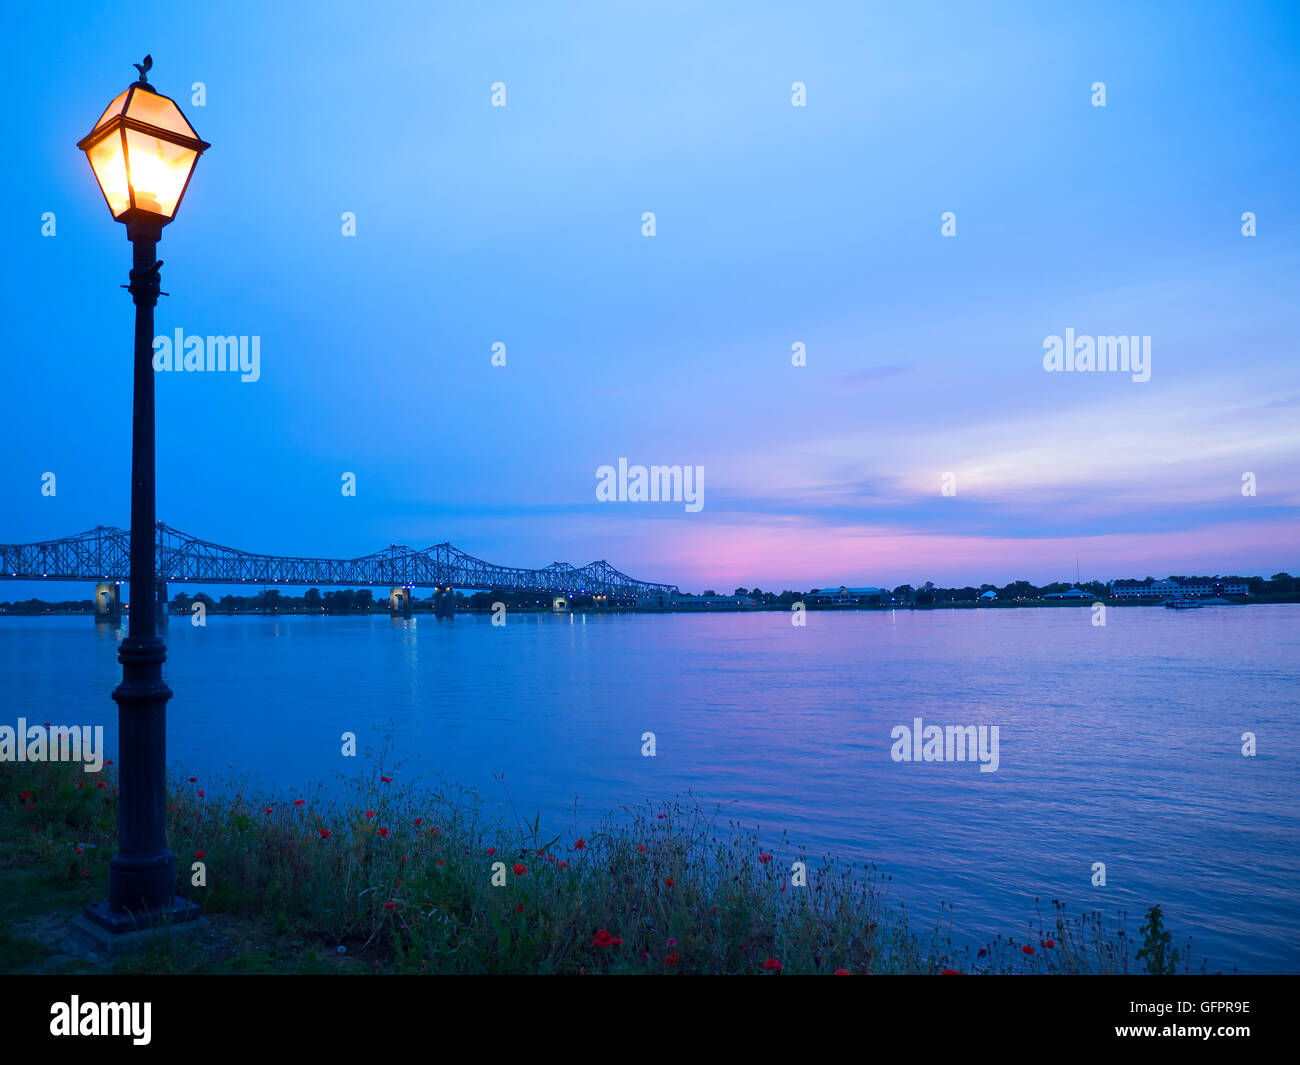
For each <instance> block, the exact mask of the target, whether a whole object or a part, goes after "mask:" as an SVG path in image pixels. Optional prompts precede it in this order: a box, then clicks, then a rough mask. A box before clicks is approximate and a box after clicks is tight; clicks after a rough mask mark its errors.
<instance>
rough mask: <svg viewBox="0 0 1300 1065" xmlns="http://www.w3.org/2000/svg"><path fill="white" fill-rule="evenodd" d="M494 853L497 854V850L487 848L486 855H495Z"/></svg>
mask: <svg viewBox="0 0 1300 1065" xmlns="http://www.w3.org/2000/svg"><path fill="white" fill-rule="evenodd" d="M496 852H497V849H496V848H495V847H489V848H488V854H496Z"/></svg>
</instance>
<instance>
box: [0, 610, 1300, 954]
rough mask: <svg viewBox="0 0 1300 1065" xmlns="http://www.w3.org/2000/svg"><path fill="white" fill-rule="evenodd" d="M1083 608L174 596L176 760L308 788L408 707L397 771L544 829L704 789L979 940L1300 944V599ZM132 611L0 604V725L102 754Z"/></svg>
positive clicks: (398, 721)
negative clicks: (463, 792) (194, 617)
mask: <svg viewBox="0 0 1300 1065" xmlns="http://www.w3.org/2000/svg"><path fill="white" fill-rule="evenodd" d="M1091 617H1092V614H1091V611H1090V610H1088V609H1086V608H1085V609H1066V608H1061V609H1018V610H1009V609H990V610H933V611H915V612H908V611H896V612H814V613H810V614H808V615H807V624H806V625H805V626H803V627H797V626H794V625H792V624H791V618H790V615H787V614H783V613H779V612H774V613H766V612H765V613H749V614H716V615H680V614H678V615H654V614H643V615H621V616H603V617H601V616H552V615H523V614H516V615H511V616H509V617H508V618H507V624H506V625H504V626H502V627H496V626H493V625H492V624H491V620H490V618H489V617H488V616H477V617H459V618H456V619H455V620H454V621H438V620H436V619H434V618H433V617H430V616H417V617H416V618H414V619H411V620H406V621H403V620H396V619H390V618H388V617H381V616H373V617H351V618H345V617H292V616H288V617H278V618H270V617H235V618H226V617H221V616H216V615H210V616H209V618H208V622H207V624H206V626H204V627H201V628H200V627H195V626H193V625H192V624H190V623H189V621H188V619H185V618H173V619H172V622H171V624H170V626H169V631H168V632H167V634H166V635H167V641H168V656H169V657H168V662H167V665H166V667H165V669H166V676H167V679H168V682H169V683H170V684H171V686H172V688H173V689H174V691H175V693H176V694H175V697H174V698H173V699H172V701H171V704H170V708H169V758H170V760H171V761H172V762H173V763H176V764H178V765H180V766H181V767H183V768H184V769H185V770H186V771H187V772H189V773H192V774H194V775H198V776H207V777H213V776H215V775H217V774H229V773H231V772H232V771H233V772H235V773H250V774H252V775H254V776H255V777H257V778H260V779H261V780H262V781H264V782H265V783H267V784H268V785H270V786H271V788H273V789H274V790H277V791H281V792H284V791H291V790H294V789H300V788H306V787H307V786H309V785H311V784H313V783H315V782H319V781H326V782H327V783H328V782H330V781H333V780H335V778H336V775H337V774H338V773H339V772H346V771H355V770H356V769H357V768H358V767H357V763H356V762H355V761H353V760H351V759H344V758H343V757H341V755H340V747H341V743H340V736H341V734H342V733H343V732H345V731H352V732H355V733H356V734H357V736H358V737H359V739H360V740H361V742H362V743H366V742H373V741H374V740H375V739H376V737H377V733H376V732H375V726H382V725H383V723H384V722H387V721H389V720H391V721H392V722H393V723H394V728H393V735H394V739H395V743H396V747H397V753H398V754H399V756H402V757H410V758H411V759H412V761H411V762H410V763H409V764H408V766H407V770H406V771H407V772H408V773H409V772H418V773H421V774H428V775H430V776H435V775H441V776H442V777H444V778H447V779H450V780H455V781H458V782H461V783H464V784H468V785H471V786H474V787H476V788H477V789H478V790H479V791H480V792H481V794H482V795H483V796H484V797H485V799H486V800H487V801H488V806H489V811H490V812H492V813H501V814H503V815H508V814H510V812H511V805H510V803H511V802H513V806H514V807H515V808H517V809H518V811H519V812H520V813H522V814H527V815H528V816H529V817H531V815H532V814H533V813H536V812H540V814H541V818H542V822H543V825H544V826H550V827H551V828H552V830H553V834H555V833H560V832H566V833H567V832H574V833H577V834H581V833H582V832H584V831H589V830H590V829H591V827H592V826H593V825H594V824H595V823H596V822H597V821H599V820H600V818H601V817H602V816H603V815H604V814H606V813H608V812H611V811H613V810H615V809H616V808H618V807H620V806H621V805H623V804H627V803H636V802H639V801H641V800H643V799H647V798H648V799H653V800H661V799H671V798H673V797H675V796H679V795H685V793H686V792H688V791H689V792H690V793H691V794H692V796H693V797H694V799H695V800H697V801H699V802H700V803H701V804H703V805H709V806H711V805H712V804H715V803H722V804H725V809H726V811H727V816H730V817H733V818H735V819H737V820H739V821H741V822H743V823H745V824H750V825H758V826H760V828H761V831H762V833H763V837H764V839H765V840H766V841H767V843H768V844H769V845H770V844H774V843H776V842H777V836H778V835H779V833H780V832H781V831H785V832H787V833H788V835H789V839H790V842H791V844H793V845H797V846H801V847H803V848H806V852H807V853H808V854H809V855H810V856H812V857H818V856H820V855H822V854H834V855H838V856H839V857H842V858H845V859H852V860H857V861H872V862H874V863H876V865H877V867H878V868H879V869H880V870H881V871H882V872H884V873H887V874H889V875H890V876H891V877H892V878H893V879H892V883H891V885H890V889H889V890H890V895H891V897H892V898H894V899H895V900H896V901H901V902H903V903H905V904H906V906H907V909H908V911H909V913H910V914H911V915H912V918H913V922H914V926H916V927H918V928H923V927H927V926H929V925H930V924H932V923H933V921H934V920H935V919H936V918H937V917H938V915H939V904H940V901H941V900H943V901H946V902H948V903H950V904H951V905H952V906H953V907H954V908H955V916H954V918H953V929H954V938H955V939H956V940H957V941H958V942H961V943H976V942H982V941H983V940H984V939H986V938H989V937H992V936H994V935H996V934H998V933H999V932H1000V933H1004V934H1012V935H1016V936H1018V937H1019V936H1022V935H1023V934H1024V932H1025V931H1026V927H1027V921H1028V919H1029V917H1030V916H1031V915H1032V913H1033V910H1034V903H1033V899H1034V896H1040V897H1041V898H1042V900H1043V903H1042V907H1043V910H1044V916H1047V915H1048V914H1050V909H1051V907H1050V902H1049V900H1051V899H1053V898H1059V899H1061V900H1062V901H1064V902H1066V903H1067V905H1068V906H1069V909H1070V911H1071V912H1074V913H1078V912H1080V911H1081V910H1093V909H1099V910H1102V911H1103V912H1105V913H1107V914H1113V913H1115V912H1116V911H1118V910H1121V909H1123V910H1127V912H1128V914H1129V923H1128V930H1129V934H1130V935H1135V934H1136V932H1137V924H1138V917H1139V915H1140V914H1141V912H1142V911H1143V910H1145V909H1146V908H1147V907H1148V906H1150V905H1151V904H1153V903H1159V904H1161V905H1162V907H1163V908H1164V912H1165V915H1166V923H1167V925H1168V926H1170V927H1171V929H1172V931H1173V932H1174V938H1175V942H1176V943H1178V944H1181V941H1182V940H1183V939H1184V938H1185V937H1186V936H1187V935H1188V934H1190V935H1191V937H1192V946H1193V954H1194V956H1195V958H1196V959H1197V961H1198V962H1199V959H1200V958H1202V957H1204V958H1207V959H1208V961H1209V964H1210V967H1211V969H1223V970H1225V971H1229V970H1231V969H1232V968H1233V967H1236V968H1238V969H1240V970H1241V971H1244V972H1279V971H1286V972H1295V971H1297V970H1300V894H1298V889H1297V885H1298V884H1300V799H1298V798H1297V792H1298V791H1300V770H1298V766H1297V756H1298V752H1300V713H1298V707H1297V703H1298V702H1300V605H1276V606H1244V607H1243V606H1233V607H1217V608H1206V609H1202V610H1199V611H1169V610H1163V609H1159V608H1151V607H1125V608H1115V609H1112V610H1110V611H1109V613H1108V617H1107V619H1106V620H1107V624H1106V625H1105V626H1104V627H1102V626H1094V625H1093V624H1092V623H1091ZM117 635H118V634H117V633H115V632H113V631H112V630H109V629H107V628H106V627H105V626H102V625H101V626H98V627H96V626H95V625H94V624H93V623H92V622H91V620H90V619H89V618H84V617H69V618H16V617H14V618H3V619H0V685H2V688H0V691H2V694H0V703H3V706H4V712H3V713H0V724H6V723H7V724H11V725H12V724H16V720H15V719H16V718H17V717H19V716H23V717H26V718H28V719H29V720H30V721H32V722H34V723H36V722H44V721H47V720H51V721H55V722H56V723H69V724H71V723H102V724H104V725H106V726H107V728H106V733H107V735H108V745H109V749H110V757H112V756H114V755H113V750H114V748H115V746H116V727H115V723H116V707H115V706H114V704H113V703H112V702H111V700H110V698H109V693H110V692H111V691H112V689H113V687H114V686H115V685H116V683H117V680H118V677H119V675H120V667H119V666H118V664H117V662H116V657H115V655H116V637H117ZM916 718H920V719H921V720H922V722H923V725H931V724H933V725H940V726H948V725H961V726H965V725H976V726H979V725H984V726H997V728H998V736H999V747H998V767H997V770H996V772H981V771H980V767H979V765H978V764H977V763H976V762H974V761H966V762H941V761H930V762H927V761H895V760H894V759H893V758H892V757H891V749H892V748H894V747H895V741H894V738H893V730H894V729H895V727H896V726H900V725H906V726H908V727H909V728H910V727H912V725H913V722H914V719H916ZM646 732H652V733H654V736H655V744H656V754H655V756H654V757H645V756H643V754H642V749H643V740H642V737H643V734H644V733H646ZM1246 732H1251V733H1254V734H1255V737H1256V743H1257V754H1256V755H1255V756H1254V757H1246V756H1243V753H1242V743H1243V740H1242V737H1243V733H1246ZM986 735H989V736H991V733H986ZM0 773H3V766H0ZM498 774H504V776H503V777H502V778H501V779H497V775H498ZM506 789H508V793H509V794H508V797H507V792H506ZM575 800H576V802H577V808H576V812H575ZM498 806H499V807H500V809H499V810H498V809H497V807H498ZM723 820H724V822H725V820H726V816H724V818H723ZM795 856H797V855H795V854H793V853H790V852H789V851H788V850H787V853H784V854H780V855H779V857H781V858H782V859H783V860H785V861H789V860H792V859H793V857H795ZM1095 862H1104V863H1105V866H1106V878H1107V882H1106V885H1105V886H1104V887H1097V886H1094V885H1093V883H1092V880H1093V864H1094V863H1095Z"/></svg>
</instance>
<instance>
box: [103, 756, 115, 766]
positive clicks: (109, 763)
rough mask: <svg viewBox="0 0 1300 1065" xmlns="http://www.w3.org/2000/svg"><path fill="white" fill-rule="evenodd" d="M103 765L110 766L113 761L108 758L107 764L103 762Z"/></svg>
mask: <svg viewBox="0 0 1300 1065" xmlns="http://www.w3.org/2000/svg"><path fill="white" fill-rule="evenodd" d="M104 764H105V765H112V764H113V759H111V758H110V759H109V760H108V761H107V762H105V763H104Z"/></svg>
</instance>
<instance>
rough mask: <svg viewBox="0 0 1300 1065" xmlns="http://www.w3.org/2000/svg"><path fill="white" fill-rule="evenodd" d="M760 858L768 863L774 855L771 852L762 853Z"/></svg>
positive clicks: (764, 862)
mask: <svg viewBox="0 0 1300 1065" xmlns="http://www.w3.org/2000/svg"><path fill="white" fill-rule="evenodd" d="M758 860H759V861H760V862H762V863H763V864H764V865H766V864H767V863H768V862H770V861H771V860H772V856H771V855H770V854H760V855H759V856H758Z"/></svg>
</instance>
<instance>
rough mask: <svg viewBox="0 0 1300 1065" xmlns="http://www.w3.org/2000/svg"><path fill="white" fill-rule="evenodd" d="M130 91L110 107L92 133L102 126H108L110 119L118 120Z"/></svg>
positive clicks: (100, 117) (119, 97)
mask: <svg viewBox="0 0 1300 1065" xmlns="http://www.w3.org/2000/svg"><path fill="white" fill-rule="evenodd" d="M130 91H131V90H130V89H127V90H126V92H124V93H122V94H121V95H120V96H118V98H117V99H116V100H114V101H113V102H112V103H111V104H109V105H108V110H107V111H105V112H104V113H103V114H102V115H100V116H99V121H98V122H96V123H95V125H94V128H93V129H92V130H91V132H92V133H93V132H95V130H96V129H99V127H100V126H103V125H106V124H107V123H108V120H109V119H111V118H116V117H117V116H118V115H120V114H121V113H122V107H123V105H124V104H125V103H126V96H127V93H129V92H130Z"/></svg>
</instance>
